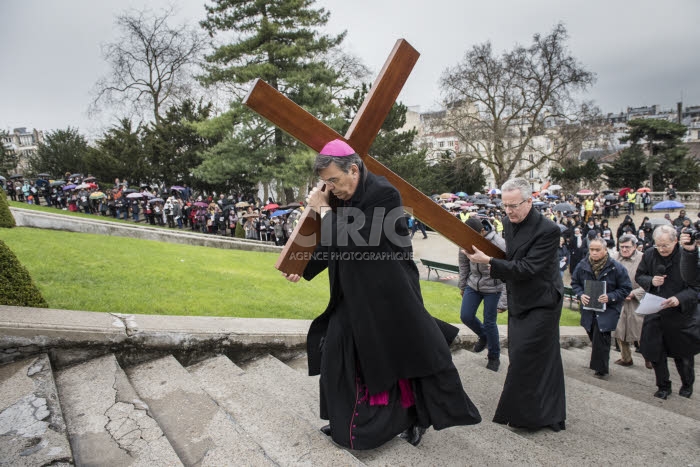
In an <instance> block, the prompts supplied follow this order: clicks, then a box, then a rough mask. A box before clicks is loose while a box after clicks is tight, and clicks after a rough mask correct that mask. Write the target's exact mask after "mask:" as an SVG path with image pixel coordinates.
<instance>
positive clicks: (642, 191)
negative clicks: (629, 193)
mask: <svg viewBox="0 0 700 467" xmlns="http://www.w3.org/2000/svg"><path fill="white" fill-rule="evenodd" d="M650 191H651V188H649V187H648V186H643V187H641V188H637V193H649V192H650Z"/></svg>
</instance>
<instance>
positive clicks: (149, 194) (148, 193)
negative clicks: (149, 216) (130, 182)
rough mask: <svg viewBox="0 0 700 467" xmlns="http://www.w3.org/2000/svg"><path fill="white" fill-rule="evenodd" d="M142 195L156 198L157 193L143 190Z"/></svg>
mask: <svg viewBox="0 0 700 467" xmlns="http://www.w3.org/2000/svg"><path fill="white" fill-rule="evenodd" d="M141 196H143V197H144V198H155V197H156V195H154V194H153V193H151V192H148V191H142V192H141Z"/></svg>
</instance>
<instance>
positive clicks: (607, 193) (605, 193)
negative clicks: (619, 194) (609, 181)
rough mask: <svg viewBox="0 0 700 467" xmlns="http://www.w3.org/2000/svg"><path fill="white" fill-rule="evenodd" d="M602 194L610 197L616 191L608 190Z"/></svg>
mask: <svg viewBox="0 0 700 467" xmlns="http://www.w3.org/2000/svg"><path fill="white" fill-rule="evenodd" d="M601 193H603V194H604V195H609V194H610V193H615V190H611V189H610V188H608V189H607V190H603V191H602V192H601Z"/></svg>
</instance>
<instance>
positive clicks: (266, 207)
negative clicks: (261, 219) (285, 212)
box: [263, 203, 280, 211]
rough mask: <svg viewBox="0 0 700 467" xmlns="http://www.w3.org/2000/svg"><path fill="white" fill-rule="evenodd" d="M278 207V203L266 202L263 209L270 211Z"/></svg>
mask: <svg viewBox="0 0 700 467" xmlns="http://www.w3.org/2000/svg"><path fill="white" fill-rule="evenodd" d="M278 207H280V205H279V204H275V203H270V204H266V205H265V206H263V211H272V210H274V209H277V208H278Z"/></svg>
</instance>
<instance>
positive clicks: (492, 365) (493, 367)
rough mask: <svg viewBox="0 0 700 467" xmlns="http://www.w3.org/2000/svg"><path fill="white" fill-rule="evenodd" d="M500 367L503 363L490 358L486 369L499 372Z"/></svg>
mask: <svg viewBox="0 0 700 467" xmlns="http://www.w3.org/2000/svg"><path fill="white" fill-rule="evenodd" d="M499 366H501V361H500V360H499V359H498V358H489V361H488V363H486V368H488V369H489V370H491V371H498V367H499Z"/></svg>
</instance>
